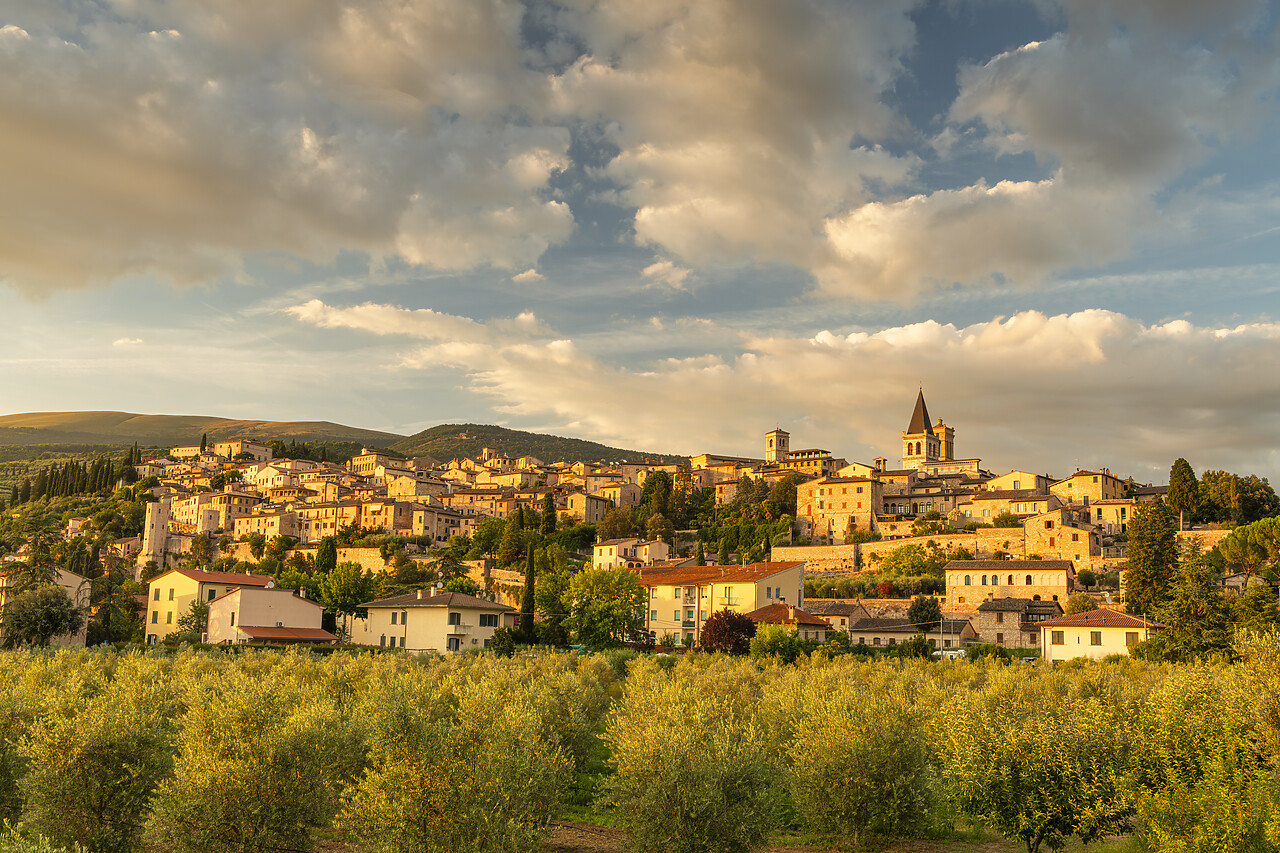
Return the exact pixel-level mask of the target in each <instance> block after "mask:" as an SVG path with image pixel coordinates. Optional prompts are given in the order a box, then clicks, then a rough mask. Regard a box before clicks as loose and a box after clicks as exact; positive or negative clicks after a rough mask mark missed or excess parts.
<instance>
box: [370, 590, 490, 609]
mask: <svg viewBox="0 0 1280 853" xmlns="http://www.w3.org/2000/svg"><path fill="white" fill-rule="evenodd" d="M422 593H423V595H422V598H419V597H418V592H417V591H416V590H415V591H414V592H409V593H405V594H404V595H396V596H393V597H391V598H380V599H378V600H377V601H367V602H365V603H364V604H361V605H360V606H361V607H469V608H472V609H483V610H510V611H514V610H515V608H514V607H508V606H507V605H505V604H498V603H497V602H496V601H489V600H488V599H485V598H476V597H475V596H474V595H467V594H465V593H461V592H444V591H441V590H436V594H435V595H431V593H430V590H422Z"/></svg>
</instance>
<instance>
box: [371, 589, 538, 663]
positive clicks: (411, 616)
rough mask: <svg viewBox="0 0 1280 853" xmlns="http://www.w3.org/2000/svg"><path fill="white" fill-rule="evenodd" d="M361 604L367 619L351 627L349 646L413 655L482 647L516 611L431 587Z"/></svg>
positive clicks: (486, 644) (512, 619) (509, 620)
mask: <svg viewBox="0 0 1280 853" xmlns="http://www.w3.org/2000/svg"><path fill="white" fill-rule="evenodd" d="M360 606H361V607H363V608H365V609H366V610H367V611H368V613H369V615H368V617H367V618H364V619H356V620H355V622H354V623H353V626H352V631H351V641H352V642H353V643H357V644H360V645H365V646H382V647H387V646H390V647H391V648H400V649H408V650H410V651H415V652H460V651H465V650H467V649H483V648H485V647H486V646H488V645H489V640H490V639H492V638H493V632H494V631H496V630H498V628H500V627H503V626H504V625H506V626H510V625H513V624H514V620H515V615H516V609H515V608H514V607H508V606H507V605H505V604H498V603H497V602H493V601H486V600H485V599H483V598H476V597H475V596H471V595H464V594H463V593H460V592H444V591H441V590H437V589H435V588H434V587H432V588H430V589H420V590H417V591H416V592H411V593H407V594H405V595H397V596H394V597H392V598H383V599H380V600H378V601H370V602H368V603H367V604H362V605H360Z"/></svg>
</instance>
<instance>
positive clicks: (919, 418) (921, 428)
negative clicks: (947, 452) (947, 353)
mask: <svg viewBox="0 0 1280 853" xmlns="http://www.w3.org/2000/svg"><path fill="white" fill-rule="evenodd" d="M938 423H939V424H941V423H942V422H941V420H939V422H938ZM944 429H945V428H944ZM941 455H942V438H941V437H940V436H939V435H938V434H937V433H935V432H934V430H933V426H932V424H930V422H929V407H928V406H926V405H925V403H924V389H923V388H921V389H920V394H919V395H918V396H917V397H916V408H915V411H914V412H912V413H911V423H910V424H908V425H907V429H906V431H905V432H903V433H902V467H903V468H919V467H920V463H922V462H937V461H938V459H939V457H940V456H941Z"/></svg>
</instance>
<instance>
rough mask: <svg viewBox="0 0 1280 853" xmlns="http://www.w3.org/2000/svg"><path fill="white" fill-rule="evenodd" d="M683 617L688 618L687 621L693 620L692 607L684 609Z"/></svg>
mask: <svg viewBox="0 0 1280 853" xmlns="http://www.w3.org/2000/svg"><path fill="white" fill-rule="evenodd" d="M684 618H685V619H687V620H688V621H690V622H692V621H693V608H692V607H690V608H689V609H688V610H686V611H685V612H684Z"/></svg>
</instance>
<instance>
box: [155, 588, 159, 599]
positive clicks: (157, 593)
mask: <svg viewBox="0 0 1280 853" xmlns="http://www.w3.org/2000/svg"><path fill="white" fill-rule="evenodd" d="M155 600H156V601H159V600H160V587H156V597H155Z"/></svg>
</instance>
